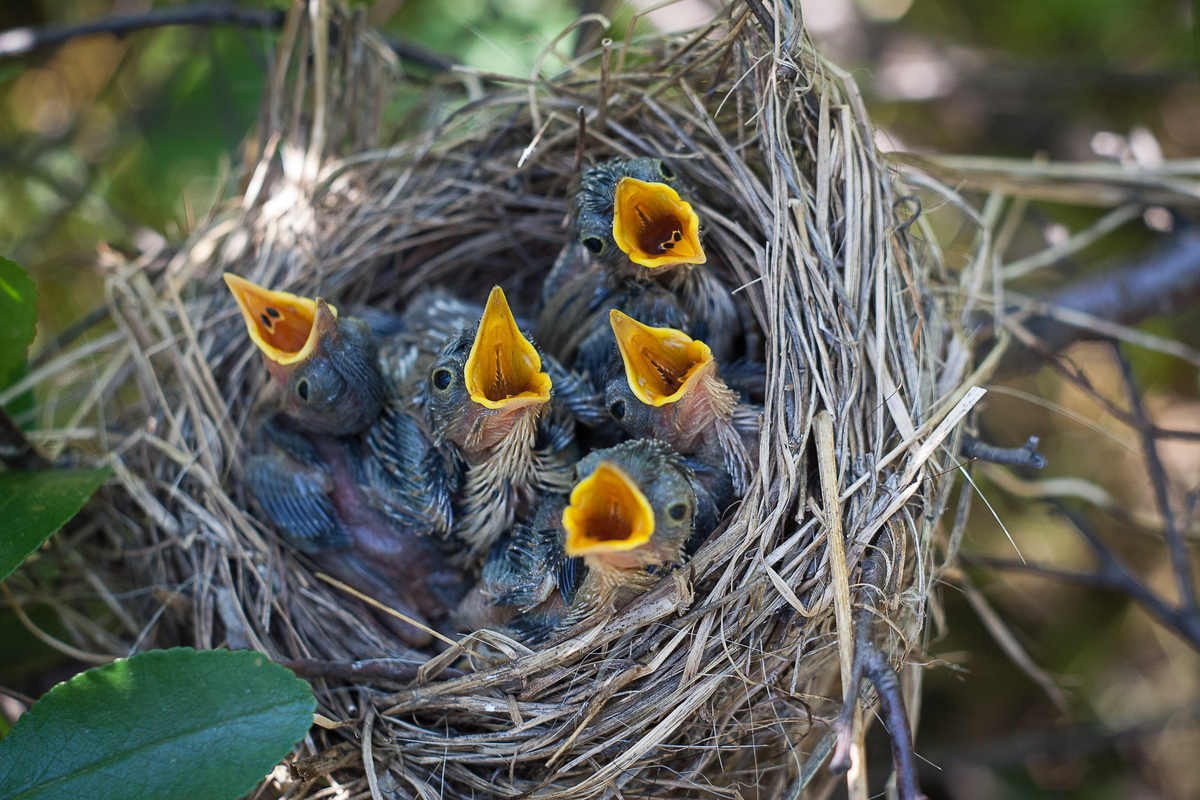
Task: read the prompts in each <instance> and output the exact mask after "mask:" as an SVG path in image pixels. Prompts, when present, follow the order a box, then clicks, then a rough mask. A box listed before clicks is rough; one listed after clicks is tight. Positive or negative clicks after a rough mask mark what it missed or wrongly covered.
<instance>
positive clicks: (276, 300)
mask: <svg viewBox="0 0 1200 800" xmlns="http://www.w3.org/2000/svg"><path fill="white" fill-rule="evenodd" d="M224 277H225V285H226V286H228V287H229V291H230V292H232V293H233V299H234V300H236V301H237V304H238V308H240V309H241V311H242V318H243V319H244V320H245V321H246V330H247V331H248V332H249V333H250V339H251V341H253V342H254V344H255V345H256V346H257V347H258V349H259V350H261V351H262V353H263V355H265V356H266V357H267V358H269V359H271V360H272V361H274V362H275V363H277V364H280V365H282V366H287V365H289V364H295V363H296V362H298V361H303V360H304V359H305V358H307V357H308V356H309V355H310V354H311V353H312V351H313V348H315V347H316V346H317V338H318V336H317V326H316V325H315V324H314V323H315V321H316V317H317V303H316V301H315V300H311V299H309V298H307V297H301V296H299V295H295V294H292V293H291V292H273V291H271V290H270V289H264V288H262V287H261V286H258V285H256V284H253V283H251V282H250V281H248V280H246V279H245V278H242V277H239V276H237V275H234V274H232V273H230V272H226V273H225V276H224ZM329 310H330V311H331V312H332V313H333V315H334V317H335V318H336V317H337V309H336V308H334V307H333V306H329Z"/></svg>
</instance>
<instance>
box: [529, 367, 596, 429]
mask: <svg viewBox="0 0 1200 800" xmlns="http://www.w3.org/2000/svg"><path fill="white" fill-rule="evenodd" d="M542 368H543V369H545V370H546V372H547V373H548V374H549V375H550V380H551V381H552V382H553V384H554V388H553V389H552V393H553V394H552V398H551V401H550V402H551V403H553V404H556V405H560V406H562V407H563V408H565V409H567V410H568V411H570V412H571V416H572V417H574V418H575V420H576V421H577V422H579V423H580V424H581V425H586V426H587V427H589V428H598V427H600V426H602V425H606V424H607V423H608V422H609V421H610V420H609V416H608V412H607V411H606V410H605V408H604V396H603V394H600V393H598V392H596V390H595V388H594V387H593V386H592V385H591V384H590V383H589V382H588V381H585V380H584V379H583V378H582V377H580V376H579V375H578V374H577V373H575V372H572V371H570V370H568V369H567V368H566V367H564V366H563V365H562V364H560V363H559V362H558V360H557V359H555V358H554V357H553V356H545V357H544V358H543V359H542Z"/></svg>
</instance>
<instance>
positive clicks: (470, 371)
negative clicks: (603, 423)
mask: <svg viewBox="0 0 1200 800" xmlns="http://www.w3.org/2000/svg"><path fill="white" fill-rule="evenodd" d="M465 372H466V375H465V380H466V387H467V391H468V392H470V394H471V399H472V400H474V401H475V402H476V403H479V404H480V405H481V406H484V407H485V408H519V407H521V406H530V405H541V404H543V403H546V402H549V400H550V386H551V382H550V376H549V375H548V374H546V373H545V372H543V371H542V359H541V356H539V355H538V352H537V350H536V349H535V348H534V346H533V345H532V344H530V343H529V340H528V339H526V338H525V337H524V336H522V335H521V329H520V328H518V327H517V321H516V319H514V318H513V314H512V311H511V310H510V309H509V307H508V300H507V299H506V298H505V297H504V291H503V290H502V289H501V288H500V287H499V286H497V287H495V288H493V289H492V293H491V294H490V295H489V296H488V302H487V307H486V308H485V309H484V311H483V316H482V317H481V318H480V320H479V329H478V330H477V331H476V333H475V341H474V343H472V345H471V353H470V355H468V356H467V366H466V370H465Z"/></svg>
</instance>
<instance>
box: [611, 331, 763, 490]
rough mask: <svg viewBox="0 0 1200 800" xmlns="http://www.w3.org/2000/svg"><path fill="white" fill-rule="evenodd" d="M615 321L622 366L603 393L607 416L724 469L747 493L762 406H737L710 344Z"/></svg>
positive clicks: (634, 432)
mask: <svg viewBox="0 0 1200 800" xmlns="http://www.w3.org/2000/svg"><path fill="white" fill-rule="evenodd" d="M609 316H610V321H611V324H612V330H613V334H614V335H615V337H616V340H617V349H618V351H619V352H620V355H621V362H622V365H623V366H624V374H623V375H622V376H620V377H617V378H614V379H612V380H611V381H609V384H608V387H607V389H606V391H605V404H606V405H607V407H608V410H609V414H611V415H612V417H613V419H615V420H616V421H617V423H618V424H619V425H620V426H621V427H622V428H624V429H625V430H626V431H628V432H629V433H630V434H632V435H634V436H637V437H646V438H655V439H661V440H663V441H665V442H667V443H668V444H670V445H671V446H672V447H674V448H675V449H676V450H677V451H678V452H680V453H682V454H684V455H694V456H696V457H698V458H700V459H701V460H702V461H704V462H706V463H709V464H712V465H714V466H720V467H723V468H724V469H725V470H726V472H728V474H729V477H730V480H731V482H732V487H733V491H734V493H735V494H736V495H737V496H739V497H740V496H742V495H744V494H745V492H746V489H747V486H748V485H749V482H750V475H751V471H752V466H751V462H750V452H751V450H753V449H754V446H755V444H756V443H757V440H758V427H759V419H760V417H761V412H762V409H761V408H759V407H757V406H751V405H749V404H746V403H742V402H739V398H738V394H737V392H735V391H734V390H733V389H731V388H729V387H728V386H727V385H726V384H725V381H723V380H721V375H720V372H719V370H718V368H717V362H716V360H715V359H714V358H713V354H712V350H710V349H709V347H708V345H706V344H705V343H704V342H702V341H700V340H698V339H693V338H692V337H690V336H688V335H687V334H686V333H684V332H683V331H679V330H676V329H674V328H658V327H651V326H649V325H644V324H642V323H641V322H639V321H637V320H636V319H634V318H633V317H630V316H628V315H627V314H623V313H621V312H620V311H617V310H613V312H612V313H611V314H610V315H609Z"/></svg>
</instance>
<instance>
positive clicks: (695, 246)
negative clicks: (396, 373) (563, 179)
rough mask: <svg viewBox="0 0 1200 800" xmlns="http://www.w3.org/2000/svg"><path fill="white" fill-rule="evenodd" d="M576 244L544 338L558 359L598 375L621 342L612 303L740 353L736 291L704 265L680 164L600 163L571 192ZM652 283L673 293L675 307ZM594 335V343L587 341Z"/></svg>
mask: <svg viewBox="0 0 1200 800" xmlns="http://www.w3.org/2000/svg"><path fill="white" fill-rule="evenodd" d="M570 213H571V220H572V224H573V229H574V232H575V241H574V242H573V243H572V244H571V245H569V246H568V247H567V248H566V249H565V250H564V252H563V254H562V255H561V256H560V257H559V259H558V261H557V262H556V264H555V266H554V268H553V269H552V270H551V273H550V275H549V276H548V277H547V279H546V283H545V286H544V289H543V295H542V306H543V308H542V313H541V315H540V317H539V320H538V334H539V336H541V337H542V339H543V340H545V341H547V342H553V343H554V347H555V351H554V352H555V355H557V356H559V357H560V358H563V359H564V360H566V361H567V362H568V363H570V364H571V365H572V366H573V367H574V368H575V369H577V370H581V371H582V370H585V369H586V370H588V371H589V374H590V375H591V377H592V380H593V382H594V383H596V384H598V385H599V386H601V387H602V386H603V384H604V383H605V382H606V381H607V376H605V377H601V376H598V375H596V374H595V373H594V372H593V370H595V368H596V364H597V362H600V361H603V360H604V359H605V358H606V357H607V355H608V351H609V349H610V346H611V343H612V339H611V332H610V329H609V327H608V320H607V319H606V318H605V315H606V314H607V313H608V311H609V310H611V309H613V308H617V309H620V310H622V311H625V312H626V313H631V314H634V315H636V316H638V318H639V319H645V320H648V321H650V322H652V323H654V324H658V325H668V326H670V327H675V328H679V329H681V330H686V331H687V332H689V333H690V334H691V335H693V336H696V337H697V338H701V339H703V340H705V341H706V342H708V343H709V344H710V346H711V347H712V348H713V350H714V351H715V352H716V354H717V357H718V358H722V359H727V358H730V357H731V356H732V352H733V345H734V342H735V340H736V339H737V337H738V335H739V334H740V331H741V320H740V318H739V316H738V312H737V308H736V307H735V305H734V302H733V297H732V295H731V294H730V292H729V290H728V289H727V288H726V287H725V286H723V285H722V284H721V282H720V281H719V280H718V279H717V277H716V276H715V275H714V274H713V273H712V272H711V271H710V270H708V269H706V268H704V267H703V266H702V265H703V264H705V263H706V261H707V255H706V254H705V252H704V248H703V246H702V245H701V243H700V223H699V218H698V217H697V215H696V212H695V210H694V209H693V208H692V205H691V203H689V202H688V200H687V199H686V189H685V188H684V187H683V185H682V181H680V179H679V177H678V175H677V174H676V172H675V170H674V169H673V168H672V167H671V166H670V165H669V164H667V163H666V162H664V161H661V160H659V159H655V158H635V159H629V160H620V159H618V160H613V161H608V162H606V163H603V164H600V165H597V166H595V167H591V168H589V169H587V170H585V171H584V172H583V174H582V175H581V176H580V178H579V183H578V186H577V187H576V188H575V190H574V193H573V195H572V198H571V208H570ZM648 287H653V289H655V290H658V292H661V293H665V294H667V295H669V296H670V298H671V300H672V301H673V302H674V303H675V305H676V306H677V309H676V310H671V309H670V308H669V307H668V306H667V304H666V303H665V302H664V301H663V299H662V298H660V297H656V296H654V293H652V292H648ZM586 340H594V342H593V343H592V344H585V343H584V342H585V341H586Z"/></svg>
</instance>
